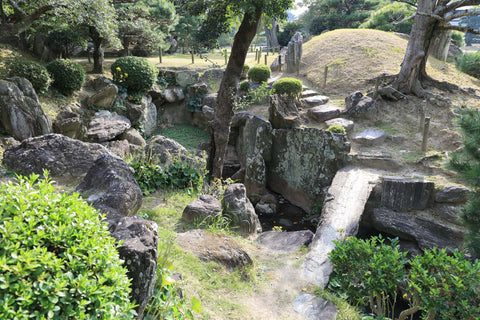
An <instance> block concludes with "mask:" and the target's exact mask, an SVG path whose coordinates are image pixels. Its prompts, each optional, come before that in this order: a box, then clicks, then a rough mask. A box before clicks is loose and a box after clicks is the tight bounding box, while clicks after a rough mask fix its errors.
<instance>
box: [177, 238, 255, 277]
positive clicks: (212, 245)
mask: <svg viewBox="0 0 480 320" xmlns="http://www.w3.org/2000/svg"><path fill="white" fill-rule="evenodd" d="M177 242H178V244H179V245H180V247H181V248H182V249H183V250H185V251H188V252H191V253H193V254H194V255H195V256H197V257H198V258H200V259H201V260H203V261H213V262H216V263H218V264H221V265H223V266H224V267H225V268H227V269H228V270H235V269H241V268H244V267H246V266H249V265H251V264H252V263H253V262H252V259H251V258H250V256H249V255H248V254H247V252H245V250H243V249H242V248H241V247H240V246H239V245H238V243H237V242H235V240H233V239H232V238H230V237H229V236H227V235H224V234H213V233H210V232H207V231H205V230H198V229H197V230H190V231H187V232H185V233H180V234H178V236H177Z"/></svg>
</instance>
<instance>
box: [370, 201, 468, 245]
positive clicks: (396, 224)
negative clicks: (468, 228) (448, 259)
mask: <svg viewBox="0 0 480 320" xmlns="http://www.w3.org/2000/svg"><path fill="white" fill-rule="evenodd" d="M372 226H373V227H374V228H375V229H377V230H379V231H382V232H387V233H389V234H391V235H393V236H397V237H399V238H401V239H404V240H415V241H416V242H417V243H418V245H419V247H420V248H421V249H423V250H425V249H431V248H449V249H458V248H462V244H463V234H464V230H463V228H462V227H460V226H458V225H455V224H451V223H448V222H446V221H443V220H440V219H438V217H435V216H433V215H432V214H431V213H430V212H428V211H427V212H424V211H417V212H411V213H403V212H395V211H392V210H389V209H385V208H377V209H374V210H373V216H372Z"/></svg>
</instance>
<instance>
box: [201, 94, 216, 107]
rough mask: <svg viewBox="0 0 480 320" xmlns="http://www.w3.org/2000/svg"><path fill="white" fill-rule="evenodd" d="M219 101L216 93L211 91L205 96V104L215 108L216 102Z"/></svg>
mask: <svg viewBox="0 0 480 320" xmlns="http://www.w3.org/2000/svg"><path fill="white" fill-rule="evenodd" d="M216 101H217V94H216V93H209V94H207V95H205V97H204V98H203V105H205V106H209V107H210V108H213V109H215V103H216Z"/></svg>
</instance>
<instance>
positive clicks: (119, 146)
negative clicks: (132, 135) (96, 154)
mask: <svg viewBox="0 0 480 320" xmlns="http://www.w3.org/2000/svg"><path fill="white" fill-rule="evenodd" d="M102 145H104V146H105V147H107V149H108V150H110V152H111V153H113V154H115V155H117V156H119V157H120V158H125V157H126V156H127V155H129V154H130V153H132V148H131V146H130V143H128V141H127V140H113V141H108V142H102Z"/></svg>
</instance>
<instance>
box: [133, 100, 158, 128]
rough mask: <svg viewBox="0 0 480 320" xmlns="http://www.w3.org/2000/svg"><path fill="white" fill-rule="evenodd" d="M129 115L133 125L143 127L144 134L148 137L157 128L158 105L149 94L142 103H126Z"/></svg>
mask: <svg viewBox="0 0 480 320" xmlns="http://www.w3.org/2000/svg"><path fill="white" fill-rule="evenodd" d="M126 107H127V112H126V114H127V117H128V119H129V120H130V122H131V125H132V126H138V127H141V129H142V131H143V134H144V135H145V136H146V137H148V136H151V135H152V134H153V133H154V132H155V130H157V107H156V106H155V104H153V103H152V97H151V96H150V95H147V96H145V97H143V98H142V101H141V103H140V104H134V103H130V102H128V103H126Z"/></svg>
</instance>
